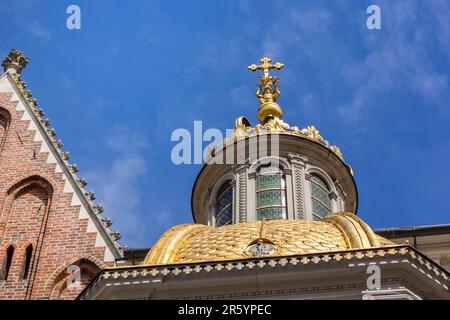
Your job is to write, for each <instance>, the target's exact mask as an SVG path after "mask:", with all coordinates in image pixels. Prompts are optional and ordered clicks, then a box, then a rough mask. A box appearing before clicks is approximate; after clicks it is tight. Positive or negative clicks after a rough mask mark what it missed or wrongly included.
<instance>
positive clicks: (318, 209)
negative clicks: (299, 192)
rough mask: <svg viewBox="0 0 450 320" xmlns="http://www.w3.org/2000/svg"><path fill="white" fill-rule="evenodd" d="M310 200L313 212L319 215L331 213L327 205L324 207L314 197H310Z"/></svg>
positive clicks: (323, 215)
mask: <svg viewBox="0 0 450 320" xmlns="http://www.w3.org/2000/svg"><path fill="white" fill-rule="evenodd" d="M311 201H312V211H313V214H316V215H318V216H320V217H325V216H327V215H329V214H331V210H329V209H328V208H327V207H325V206H324V205H323V204H321V203H320V202H319V201H317V200H316V199H314V198H311Z"/></svg>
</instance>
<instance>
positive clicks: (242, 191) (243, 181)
mask: <svg viewBox="0 0 450 320" xmlns="http://www.w3.org/2000/svg"><path fill="white" fill-rule="evenodd" d="M248 167H249V166H248V165H243V166H241V167H239V168H238V169H237V170H236V205H235V208H236V214H235V217H236V222H246V221H247V213H248V210H247V209H248V208H247V206H248V201H247V194H248V192H247V185H248V183H247V173H248Z"/></svg>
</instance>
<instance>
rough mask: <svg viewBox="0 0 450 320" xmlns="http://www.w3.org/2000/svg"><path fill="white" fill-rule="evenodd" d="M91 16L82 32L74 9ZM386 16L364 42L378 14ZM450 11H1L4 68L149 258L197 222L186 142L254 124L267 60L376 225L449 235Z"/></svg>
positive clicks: (101, 6)
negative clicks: (335, 151) (12, 68)
mask: <svg viewBox="0 0 450 320" xmlns="http://www.w3.org/2000/svg"><path fill="white" fill-rule="evenodd" d="M70 4H76V5H79V6H80V8H81V19H82V20H81V26H82V29H81V30H73V31H70V30H68V29H67V28H66V19H67V17H68V15H67V14H66V8H67V7H68V6H69V5H70ZM370 4H377V5H379V6H380V7H381V10H382V29H381V30H368V29H367V28H366V19H367V17H368V14H367V13H366V9H367V7H368V6H369V5H370ZM449 14H450V3H449V2H448V1H446V0H442V1H432V0H430V1H415V0H404V1H401V0H399V1H357V0H354V1H348V0H339V1H333V2H332V1H317V0H315V1H256V0H255V1H250V0H248V1H243V0H242V1H229V0H221V1H219V0H215V1H204V0H189V1H173V0H172V1H138V0H133V1H126V2H125V1H117V0H114V1H113V0H109V1H106V0H105V1H100V0H95V1H92V0H90V1H70V2H69V1H62V0H59V1H49V0H47V1H37V0H36V1H29V0H20V1H19V0H17V1H12V0H2V4H1V6H0V55H1V56H2V57H4V56H5V55H6V54H7V53H8V52H9V50H10V49H11V48H17V49H19V50H22V51H23V52H24V53H25V54H26V55H27V56H29V57H31V59H32V60H31V62H30V64H29V65H28V66H27V68H26V70H25V71H24V73H23V78H24V80H25V81H26V82H27V83H28V85H29V89H31V90H32V92H33V93H34V96H35V97H36V98H37V99H38V100H39V102H40V106H41V107H42V108H43V109H44V110H45V112H46V114H47V115H48V116H49V117H50V119H51V120H52V126H53V127H54V128H55V129H56V131H57V133H58V138H61V139H62V140H63V142H64V148H65V150H67V151H69V152H70V153H71V155H72V158H71V162H74V163H77V164H78V166H79V168H80V174H79V175H80V176H83V177H86V178H87V180H88V182H89V185H88V188H87V189H88V190H93V191H94V192H95V193H96V196H97V202H98V203H101V204H103V205H104V207H105V213H104V215H106V216H110V217H111V218H112V219H113V222H114V225H113V227H112V229H113V230H116V229H117V230H119V231H121V233H122V235H123V239H122V240H121V243H124V244H127V245H128V246H130V247H146V246H150V245H152V243H153V242H154V241H155V240H157V239H158V238H159V237H160V236H161V234H162V233H163V232H164V231H165V230H167V229H168V228H170V227H171V226H173V225H176V224H180V223H190V222H192V218H191V210H190V196H191V188H192V184H193V182H194V180H195V177H196V175H197V173H198V171H199V170H200V168H201V166H200V165H181V166H176V165H174V164H172V162H171V159H170V152H171V149H172V147H173V146H174V144H175V143H173V142H171V141H170V136H171V133H172V131H173V130H174V129H176V128H187V129H189V130H192V129H193V122H194V120H202V121H203V127H204V128H219V129H222V130H225V129H227V128H232V127H233V126H234V120H235V119H236V118H237V117H239V116H241V115H244V116H246V117H247V118H249V119H250V120H251V122H252V123H255V122H256V110H257V106H258V103H257V100H256V99H255V98H254V90H255V85H256V75H255V74H252V73H250V72H248V71H247V70H246V67H247V65H249V64H252V63H256V62H257V61H258V59H259V58H260V57H262V56H270V57H272V58H273V59H274V60H276V61H281V62H284V63H285V64H286V67H285V69H284V70H282V71H281V72H280V76H281V78H282V79H281V90H282V96H281V98H280V100H279V102H280V104H281V106H282V107H283V109H284V112H285V117H284V119H285V121H286V122H288V123H289V124H291V125H296V126H299V127H306V126H308V125H315V126H316V127H317V128H318V129H319V130H320V132H321V133H322V135H323V136H324V137H325V138H326V139H328V140H329V141H330V142H331V143H332V144H336V145H338V146H339V147H340V148H341V150H342V152H343V154H344V157H345V159H346V160H347V162H348V163H349V164H350V165H351V166H352V167H353V170H354V172H355V179H356V182H357V185H358V189H359V200H360V202H359V211H358V214H359V216H360V217H362V218H363V219H364V220H365V221H366V222H367V223H368V224H369V225H371V226H372V227H374V228H376V227H394V226H411V225H427V224H441V223H450V196H449V190H450V189H449V181H450V162H449V158H450V125H449V124H450V107H449V104H450V94H449V76H450V41H449V39H450V19H449V18H448V17H449Z"/></svg>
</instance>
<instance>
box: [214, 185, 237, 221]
mask: <svg viewBox="0 0 450 320" xmlns="http://www.w3.org/2000/svg"><path fill="white" fill-rule="evenodd" d="M232 220H233V187H232V185H231V183H230V182H227V183H224V184H223V186H222V187H221V188H220V190H219V192H218V193H217V204H216V227H220V226H224V225H226V224H231V222H232Z"/></svg>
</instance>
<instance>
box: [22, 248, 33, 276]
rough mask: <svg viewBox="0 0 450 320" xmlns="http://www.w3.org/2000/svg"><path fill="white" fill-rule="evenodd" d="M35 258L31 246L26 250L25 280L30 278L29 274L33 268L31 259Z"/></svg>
mask: <svg viewBox="0 0 450 320" xmlns="http://www.w3.org/2000/svg"><path fill="white" fill-rule="evenodd" d="M32 256H33V246H32V245H31V244H30V245H28V247H27V248H26V249H25V263H24V265H23V279H24V280H25V279H27V278H28V274H29V271H30V266H31V257H32Z"/></svg>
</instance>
